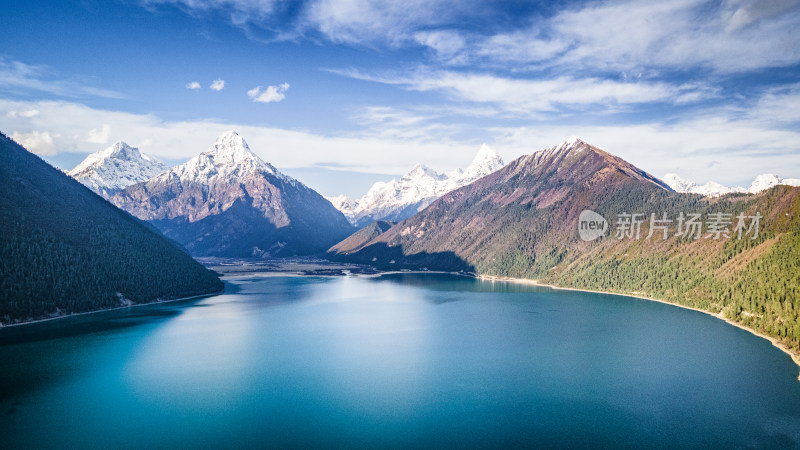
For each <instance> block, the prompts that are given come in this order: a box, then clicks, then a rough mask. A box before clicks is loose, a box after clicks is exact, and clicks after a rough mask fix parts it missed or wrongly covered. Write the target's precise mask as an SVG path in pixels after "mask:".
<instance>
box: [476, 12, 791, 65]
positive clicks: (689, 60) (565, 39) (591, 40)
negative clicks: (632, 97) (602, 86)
mask: <svg viewBox="0 0 800 450" xmlns="http://www.w3.org/2000/svg"><path fill="white" fill-rule="evenodd" d="M799 6H800V1H798V0H776V1H773V2H759V1H755V0H728V1H723V2H721V3H720V2H711V1H703V0H664V1H659V2H652V1H649V0H621V1H609V2H602V3H591V2H590V3H587V4H586V5H585V6H583V7H581V8H579V9H573V8H569V9H565V10H563V11H561V12H559V13H558V14H556V15H554V16H553V17H550V18H547V19H544V20H537V21H534V22H533V23H532V24H531V25H530V26H529V27H528V28H525V29H521V30H513V31H510V32H504V33H499V34H495V35H492V36H490V37H487V38H483V37H480V36H475V37H474V42H473V45H472V46H471V47H470V49H469V52H470V53H471V54H470V55H469V56H470V58H471V60H472V61H473V62H478V61H479V60H483V61H484V62H487V63H492V62H495V63H509V62H516V63H523V64H528V65H530V68H542V67H559V68H562V69H568V68H571V69H573V70H576V69H578V70H593V71H619V70H643V69H648V68H654V69H667V70H687V69H693V68H706V69H710V70H713V71H716V72H720V73H736V72H746V71H751V70H757V69H762V68H770V67H784V66H789V65H792V64H795V63H797V62H800V52H799V51H798V48H800V35H798V34H797V33H787V30H790V29H793V28H794V27H796V24H797V23H798V21H800V8H799Z"/></svg>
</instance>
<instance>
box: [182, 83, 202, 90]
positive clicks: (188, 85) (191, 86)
mask: <svg viewBox="0 0 800 450" xmlns="http://www.w3.org/2000/svg"><path fill="white" fill-rule="evenodd" d="M201 87H202V86H200V83H198V82H197V81H192V82H191V83H186V89H191V90H193V91H194V90H197V89H200V88H201Z"/></svg>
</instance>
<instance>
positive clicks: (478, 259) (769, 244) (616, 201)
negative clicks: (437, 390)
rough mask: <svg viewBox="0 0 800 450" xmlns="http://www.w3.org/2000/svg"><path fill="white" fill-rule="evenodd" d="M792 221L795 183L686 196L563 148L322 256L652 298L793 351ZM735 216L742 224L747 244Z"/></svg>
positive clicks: (797, 264) (797, 340)
mask: <svg viewBox="0 0 800 450" xmlns="http://www.w3.org/2000/svg"><path fill="white" fill-rule="evenodd" d="M695 214H697V216H696V218H697V221H695V223H699V228H690V227H689V226H688V222H687V220H688V219H687V218H689V217H695V216H694V215H695ZM584 215H588V216H589V217H596V218H599V219H600V220H597V221H596V222H595V225H600V224H601V223H603V222H605V225H602V226H601V228H599V229H602V230H603V231H604V233H602V235H601V236H600V237H598V238H597V239H594V240H583V239H582V238H581V236H580V233H579V226H580V224H581V223H582V222H581V220H580V219H581V217H583V216H584ZM690 215H692V216H690ZM798 215H800V188H798V187H790V186H783V185H781V186H775V187H773V188H771V189H767V190H765V191H762V192H760V193H758V194H753V195H732V196H731V195H729V196H722V197H701V196H695V195H686V194H683V193H679V192H675V191H673V190H672V189H671V188H670V187H669V186H668V185H667V184H666V183H664V182H663V181H661V180H659V179H657V178H655V177H653V176H652V175H650V174H648V173H646V172H644V171H642V170H640V169H638V168H636V167H634V166H633V165H631V164H629V163H627V162H626V161H624V160H622V159H620V158H618V157H615V156H613V155H611V154H609V153H607V152H605V151H603V150H601V149H599V148H597V147H594V146H592V145H589V144H587V143H585V142H583V141H581V140H579V139H575V138H571V139H570V140H568V141H566V142H564V143H563V144H561V145H558V146H555V147H551V148H548V149H545V150H542V151H539V152H535V153H533V154H530V155H526V156H522V157H520V158H518V159H517V160H515V161H512V162H511V163H509V164H508V165H506V166H505V167H504V168H502V169H500V170H498V171H497V172H494V173H492V174H490V175H488V176H486V177H484V178H482V179H480V180H478V181H476V182H474V183H472V184H470V185H467V186H464V187H462V188H460V189H457V190H454V191H452V192H449V193H447V194H445V195H444V196H442V197H441V198H439V199H438V200H436V201H435V202H433V203H432V204H431V205H430V206H428V207H427V208H426V209H425V210H423V211H421V212H419V213H418V214H416V215H414V216H413V217H411V218H409V219H406V220H403V221H401V222H399V223H397V224H396V225H394V226H392V227H390V228H388V229H387V230H386V231H384V232H382V233H380V234H378V235H377V236H375V237H371V238H369V239H368V240H367V241H366V242H363V241H362V240H360V239H353V240H351V242H350V243H349V244H348V245H345V244H346V242H345V243H340V244H339V245H337V246H334V247H333V248H332V249H331V250H330V252H329V255H330V257H331V258H332V259H334V260H344V261H349V262H358V263H365V264H370V265H374V266H376V267H378V268H383V269H395V270H397V269H417V270H420V269H423V270H446V271H463V272H467V273H474V274H477V275H481V276H488V277H516V278H527V279H535V280H540V281H541V282H543V283H548V284H553V285H557V286H564V287H573V288H581V289H591V290H598V291H604V292H618V293H625V294H633V295H637V296H645V297H653V298H659V299H663V300H666V301H670V302H674V303H678V304H682V305H686V306H691V307H694V308H700V309H703V310H706V311H709V312H711V313H713V314H719V315H721V316H723V317H725V318H728V319H729V320H731V321H734V322H738V323H742V324H744V325H745V326H748V327H750V328H752V329H755V330H758V331H761V332H764V333H766V334H769V335H770V336H773V337H775V338H776V339H778V340H779V341H781V343H783V344H784V345H785V346H786V347H788V348H789V349H792V350H793V351H794V352H797V351H798V348H799V347H800V302H798V298H800V259H798V258H797V255H798V254H800V220H799V219H800V218H799V217H798ZM740 217H741V218H742V221H744V220H745V219H746V220H747V221H748V222H747V223H746V224H745V225H746V226H745V227H743V228H742V229H740V231H744V233H743V234H744V236H743V237H740V236H739V233H737V231H736V227H737V226H738V225H739V220H738V218H740ZM756 217H758V219H756ZM626 218H627V219H626ZM634 218H638V219H637V223H638V225H634V224H633V219H634ZM754 221H755V224H756V225H757V226H755V227H754ZM742 223H744V222H742ZM637 229H638V230H640V232H641V233H639V232H637V233H635V234H634V231H635V230H637ZM715 229H716V230H718V231H719V232H718V233H717V234H715V233H714V230H715ZM651 230H652V231H654V232H655V233H652V234H651V233H650V231H651ZM756 230H757V231H756ZM375 231H376V230H370V232H368V233H366V234H365V236H370V235H372V234H375ZM723 231H724V232H725V234H722V232H723ZM648 235H650V237H648ZM714 236H717V238H716V239H715V238H714Z"/></svg>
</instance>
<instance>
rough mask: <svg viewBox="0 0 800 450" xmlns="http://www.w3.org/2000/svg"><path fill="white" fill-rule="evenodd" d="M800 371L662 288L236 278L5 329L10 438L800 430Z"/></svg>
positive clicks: (197, 442) (418, 437) (115, 442)
mask: <svg viewBox="0 0 800 450" xmlns="http://www.w3.org/2000/svg"><path fill="white" fill-rule="evenodd" d="M797 375H798V368H797V367H796V366H795V365H794V363H793V362H792V361H791V359H790V358H789V357H788V356H787V355H785V354H784V353H782V352H780V351H779V350H778V349H776V348H774V347H772V346H771V345H770V343H769V342H767V341H766V340H764V339H761V338H758V337H755V336H753V335H751V334H749V333H747V332H745V331H743V330H740V329H738V328H735V327H733V326H730V325H728V324H725V323H724V322H722V321H720V320H717V319H714V318H712V317H710V316H707V315H705V314H702V313H698V312H695V311H689V310H684V309H680V308H676V307H672V306H669V305H664V304H659V303H655V302H649V301H646V300H639V299H632V298H627V297H620V296H614V295H603V294H590V293H581V292H570V291H552V290H550V289H547V288H538V287H533V286H524V285H515V284H507V283H491V282H486V281H479V280H473V279H470V278H463V277H457V276H451V275H441V274H398V275H385V276H382V277H378V278H351V277H340V278H310V277H307V278H304V277H271V278H251V279H234V280H231V281H230V282H229V286H228V290H227V291H226V293H225V294H223V295H218V296H214V297H209V298H205V299H196V300H191V301H184V302H177V303H172V304H162V305H153V306H144V307H138V308H131V309H128V310H120V311H112V312H107V313H100V314H94V315H88V316H83V317H80V318H71V319H64V320H58V321H54V322H49V323H42V324H36V325H30V326H24V327H15V328H8V329H3V330H0V446H1V447H3V448H31V447H38V448H54V447H70V448H93V447H115V448H119V447H123V448H124V447H205V448H207V447H234V446H236V447H243V446H246V447H265V446H270V447H308V446H324V447H353V446H381V447H385V446H390V447H430V446H438V447H454V446H458V447H463V446H471V447H475V446H482V447H497V446H506V447H509V446H543V445H546V446H600V447H675V446H682V447H709V446H711V447H748V446H754V447H772V448H774V447H796V446H798V445H800V382H798V380H797Z"/></svg>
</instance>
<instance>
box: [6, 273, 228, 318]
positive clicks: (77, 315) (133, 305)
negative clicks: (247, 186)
mask: <svg viewBox="0 0 800 450" xmlns="http://www.w3.org/2000/svg"><path fill="white" fill-rule="evenodd" d="M220 279H222V278H221V277H220ZM223 292H225V289H223V290H221V291H219V292H213V293H210V294H199V295H192V296H190V297H181V298H171V299H168V300H153V301H152V302H147V303H134V304H131V305H125V306H115V307H113V308H103V309H96V310H94V311H84V312H79V313H72V314H64V315H60V316H54V317H47V318H44V319H35V320H28V321H25V322H16V323H7V324H0V331H2V330H3V329H5V328H13V327H20V326H24V325H33V324H36V323H43V322H50V321H53V320H60V319H68V318H70V317H80V316H86V315H89V314H97V313H103V312H109V311H119V310H120V309H127V308H136V307H138V306H150V305H160V304H163V303H174V302H180V301H184V300H192V299H195V298H201V297H208V296H211V295H219V294H222V293H223Z"/></svg>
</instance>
